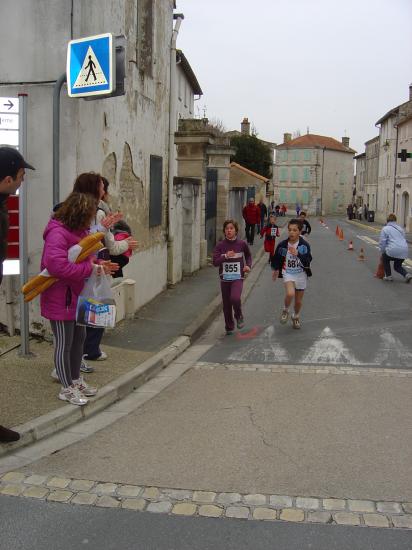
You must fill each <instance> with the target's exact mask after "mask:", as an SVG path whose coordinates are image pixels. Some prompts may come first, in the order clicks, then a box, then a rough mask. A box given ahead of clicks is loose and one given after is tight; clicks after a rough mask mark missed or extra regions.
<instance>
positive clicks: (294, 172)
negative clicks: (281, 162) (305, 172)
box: [291, 166, 299, 181]
mask: <svg viewBox="0 0 412 550" xmlns="http://www.w3.org/2000/svg"><path fill="white" fill-rule="evenodd" d="M291 181H299V171H298V169H297V168H296V167H295V166H294V167H293V168H292V177H291Z"/></svg>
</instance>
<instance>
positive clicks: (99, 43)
mask: <svg viewBox="0 0 412 550" xmlns="http://www.w3.org/2000/svg"><path fill="white" fill-rule="evenodd" d="M115 87H116V58H115V52H114V41H113V35H112V34H111V33H106V34H99V35H96V36H88V37H86V38H79V39H77V40H71V41H70V42H69V45H68V47H67V91H68V94H69V96H70V97H87V96H92V95H94V96H96V95H108V94H111V93H112V92H113V91H114V90H115Z"/></svg>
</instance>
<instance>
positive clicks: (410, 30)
mask: <svg viewBox="0 0 412 550" xmlns="http://www.w3.org/2000/svg"><path fill="white" fill-rule="evenodd" d="M176 12H182V13H183V14H184V16H185V19H184V21H183V22H182V25H181V27H180V32H179V37H178V42H177V45H178V47H179V48H181V49H182V50H183V51H184V52H185V54H186V56H187V58H188V60H189V63H190V64H191V66H192V68H193V70H194V72H195V73H196V76H197V78H198V80H199V84H200V86H201V88H202V90H203V93H204V95H203V97H202V98H201V99H200V100H199V101H198V102H196V107H195V109H196V113H197V114H200V115H203V107H204V106H206V116H207V117H208V118H209V119H218V120H221V121H222V122H223V124H224V126H225V127H226V129H227V130H233V129H240V122H241V120H242V119H243V117H245V116H246V117H248V118H249V120H250V121H251V122H252V124H254V125H255V127H256V129H257V132H258V135H259V137H261V138H262V139H266V140H268V141H274V142H276V143H282V141H283V133H284V132H291V133H294V132H296V131H298V130H300V132H301V133H302V134H304V133H306V132H307V127H309V131H310V133H313V134H321V135H326V136H331V137H334V138H336V139H339V140H340V139H341V137H342V136H344V135H345V131H346V135H347V136H349V137H350V138H351V141H350V145H351V146H352V147H353V148H354V149H356V150H357V151H358V152H362V151H364V149H365V148H364V143H365V141H367V140H369V139H371V138H373V137H374V136H375V135H377V134H378V129H377V128H376V127H375V122H376V121H377V120H378V119H379V118H380V117H381V116H382V115H384V114H385V113H386V112H387V111H389V110H390V109H392V108H393V107H396V106H397V105H399V104H400V103H403V102H404V101H407V100H408V98H409V84H410V83H411V82H412V1H411V0H344V1H342V0H254V1H250V0H177V10H176ZM197 107H199V110H198V109H197Z"/></svg>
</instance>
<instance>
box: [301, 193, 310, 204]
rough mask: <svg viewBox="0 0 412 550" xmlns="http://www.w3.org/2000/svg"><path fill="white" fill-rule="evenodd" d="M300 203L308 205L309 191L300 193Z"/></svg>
mask: <svg viewBox="0 0 412 550" xmlns="http://www.w3.org/2000/svg"><path fill="white" fill-rule="evenodd" d="M302 203H303V204H309V191H307V190H306V189H304V190H303V191H302Z"/></svg>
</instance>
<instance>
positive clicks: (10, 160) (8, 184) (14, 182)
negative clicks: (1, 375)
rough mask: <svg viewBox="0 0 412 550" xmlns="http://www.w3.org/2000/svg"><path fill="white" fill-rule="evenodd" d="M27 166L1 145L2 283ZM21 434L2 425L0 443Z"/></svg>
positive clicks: (0, 271)
mask: <svg viewBox="0 0 412 550" xmlns="http://www.w3.org/2000/svg"><path fill="white" fill-rule="evenodd" d="M25 168H29V169H30V170H34V168H33V166H31V165H30V164H28V163H27V162H26V161H25V160H24V158H23V157H22V155H21V154H20V153H19V152H18V151H17V149H14V148H13V147H0V284H1V282H2V280H3V262H4V260H5V259H6V252H7V235H8V231H9V214H8V210H7V198H8V196H9V195H14V194H15V192H16V191H17V189H18V188H19V187H20V185H21V184H22V183H23V181H24V175H25ZM19 439H20V434H18V433H17V432H15V431H14V430H10V429H8V428H5V427H4V426H0V443H11V442H12V441H18V440H19Z"/></svg>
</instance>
